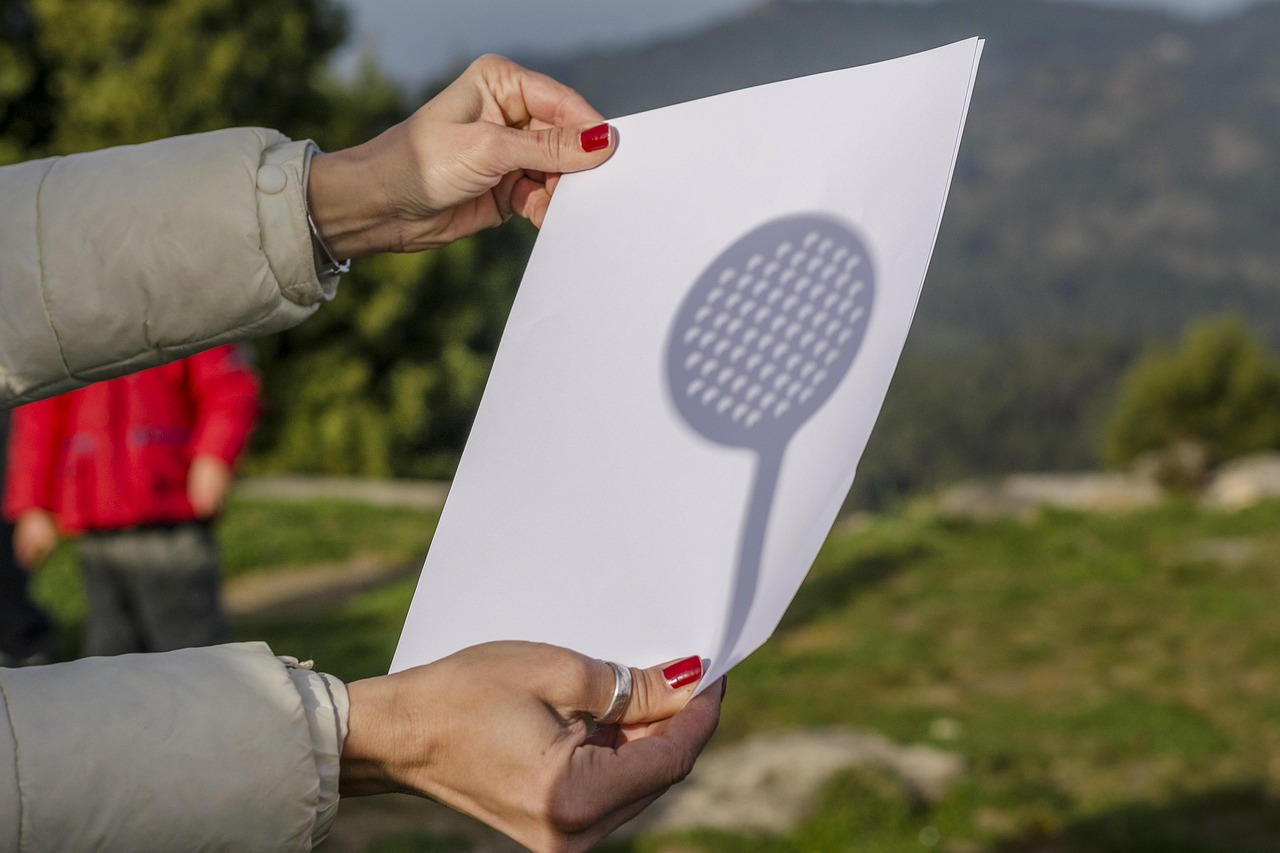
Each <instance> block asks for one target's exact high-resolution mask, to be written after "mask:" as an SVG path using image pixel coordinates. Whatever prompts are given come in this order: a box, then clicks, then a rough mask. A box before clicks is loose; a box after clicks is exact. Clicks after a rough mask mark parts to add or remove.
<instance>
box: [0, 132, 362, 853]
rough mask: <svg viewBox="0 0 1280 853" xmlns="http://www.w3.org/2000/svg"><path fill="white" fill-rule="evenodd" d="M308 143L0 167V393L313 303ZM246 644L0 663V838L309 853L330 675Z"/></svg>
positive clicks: (300, 310) (244, 327)
mask: <svg viewBox="0 0 1280 853" xmlns="http://www.w3.org/2000/svg"><path fill="white" fill-rule="evenodd" d="M309 151H310V143H307V142H290V141H289V140H287V139H286V138H284V137H283V136H281V135H280V134H278V133H276V132H274V131H270V130H260V129H240V130H228V131H220V132H217V133H210V134H201V135H198V136H189V137H181V138H177V139H170V140H163V141H160V142H153V143H149V144H146V145H137V146H130V147H127V148H115V149H109V150H106V151H99V152H95V153H92V154H81V155H75V156H71V157H63V158H53V159H49V160H41V161H36V162H31V163H24V164H21V165H17V166H9V167H5V168H0V199H2V200H3V207H2V208H0V405H14V404H16V403H20V402H24V401H27V400H32V399H36V398H39V397H46V396H51V395H53V394H57V393H60V392H63V391H67V390H70V389H71V388H74V387H77V386H79V385H83V384H86V383H88V382H92V381H95V380H98V379H103V378H107V377H110V376H116V375H119V374H121V373H127V372H130V371H135V370H141V369H143V368H146V367H150V366H152V365H155V364H159V363H161V362H163V361H168V360H172V359H175V358H180V357H182V356H185V355H187V354H189V353H192V352H195V351H197V350H200V349H204V348H208V347H211V346H214V345H215V344H219V343H223V342H226V341H232V340H240V339H244V338H248V337H252V336H255V335H262V334H267V333H269V332H274V331H278V330H280V329H284V328H286V327H288V326H291V325H293V324H295V323H297V322H299V321H300V320H302V319H304V318H305V317H307V316H308V315H309V314H311V313H312V312H313V311H314V310H315V309H316V307H317V306H318V305H319V303H321V302H322V301H324V300H326V299H328V298H331V297H332V295H333V290H334V287H335V286H336V283H337V282H336V278H335V279H330V280H325V281H320V280H319V279H318V278H317V276H316V271H315V270H316V267H315V261H314V258H313V255H312V247H311V239H310V232H309V229H308V226H307V220H306V211H305V207H304V187H305V173H306V168H307V162H308V159H309V156H310V155H309ZM295 663H296V662H293V661H292V660H291V659H279V658H277V657H275V656H274V655H273V654H272V652H271V650H270V649H269V648H267V647H266V646H265V645H263V644H261V643H248V644H240V645H228V646H219V647H216V648H212V649H188V650H183V651H178V652H169V653H166V654H159V655H130V656H124V657H119V658H95V659H89V660H84V661H76V662H74V663H66V664H58V665H55V666H48V667H33V668H29V669H14V670H6V669H0V851H10V850H22V851H77V850H104V851H116V850H118V851H131V852H132V851H151V850H154V851H179V850H181V851H189V850H190V851H194V850H201V851H203V850H226V851H256V850H262V851H278V850H309V849H311V847H312V845H313V844H315V843H317V842H318V841H319V840H320V839H322V838H323V837H324V835H325V833H326V832H327V831H328V828H329V824H330V823H331V822H332V819H333V816H334V813H335V812H336V808H337V798H338V796H337V788H338V757H339V754H340V753H341V749H342V740H343V737H344V733H345V726H346V718H347V695H346V688H345V687H344V686H343V685H342V683H341V682H339V681H338V680H336V679H334V678H331V677H328V676H323V675H321V674H319V673H313V672H310V671H309V670H308V669H306V668H303V667H298V666H296V665H295Z"/></svg>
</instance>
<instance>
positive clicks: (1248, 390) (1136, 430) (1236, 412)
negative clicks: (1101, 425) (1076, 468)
mask: <svg viewBox="0 0 1280 853" xmlns="http://www.w3.org/2000/svg"><path fill="white" fill-rule="evenodd" d="M1183 442H1189V443H1192V444H1195V445H1198V446H1199V447H1200V448H1202V449H1203V451H1204V453H1205V457H1206V460H1205V461H1206V462H1207V463H1208V464H1217V463H1219V462H1222V461H1224V460H1227V459H1231V458H1234V457H1236V456H1240V455H1241V454H1245V453H1250V452H1253V451H1257V450H1264V449H1271V448H1280V364H1277V363H1276V361H1275V360H1273V359H1272V358H1271V357H1270V355H1269V354H1268V353H1267V352H1266V351H1265V350H1264V349H1263V348H1262V347H1261V345H1260V344H1259V343H1258V342H1257V340H1256V339H1255V338H1254V336H1253V335H1252V333H1251V332H1250V331H1249V330H1248V328H1247V327H1246V326H1245V324H1244V323H1243V321H1241V320H1240V319H1239V318H1235V317H1229V318H1225V319H1215V320H1204V321H1201V322H1199V323H1196V324H1194V325H1193V326H1192V327H1191V328H1190V329H1189V330H1188V332H1187V333H1186V335H1185V337H1184V338H1183V340H1182V343H1181V346H1180V347H1178V349H1176V350H1172V351H1170V350H1161V351H1156V352H1152V353H1150V354H1148V355H1147V356H1145V357H1144V358H1143V359H1141V360H1140V361H1139V362H1138V363H1137V364H1136V365H1135V366H1134V367H1133V368H1132V370H1131V371H1130V372H1129V374H1128V375H1127V377H1126V378H1125V380H1124V383H1123V386H1122V390H1121V397H1120V403H1119V406H1118V407H1117V410H1116V412H1115V414H1114V416H1113V418H1112V420H1111V423H1110V426H1109V429H1108V430H1107V434H1106V456H1107V458H1108V460H1109V461H1110V462H1112V463H1113V464H1116V465H1124V464H1127V463H1129V462H1131V461H1132V460H1133V459H1134V458H1135V457H1137V456H1138V455H1139V454H1141V453H1144V452H1146V451H1153V450H1154V451H1159V450H1164V449H1167V448H1169V447H1172V446H1174V445H1176V444H1178V443H1183Z"/></svg>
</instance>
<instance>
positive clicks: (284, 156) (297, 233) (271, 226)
mask: <svg viewBox="0 0 1280 853" xmlns="http://www.w3.org/2000/svg"><path fill="white" fill-rule="evenodd" d="M315 151H316V145H315V143H314V142H312V141H311V140H309V139H303V140H299V141H297V142H281V143H277V144H275V145H272V146H270V147H268V148H267V149H265V150H264V151H263V153H262V161H261V165H260V166H259V167H258V179H257V180H258V219H259V221H260V222H261V223H262V244H263V245H262V248H263V251H265V252H266V255H267V263H268V264H269V265H270V266H271V271H272V272H273V273H274V274H275V277H276V280H277V281H278V282H280V292H281V293H282V294H284V297H285V298H286V299H288V300H289V301H290V302H294V303H296V304H298V305H303V306H311V305H317V304H319V303H321V302H328V301H329V300H331V299H333V297H334V294H335V293H336V292H337V289H338V275H337V274H329V275H325V276H320V275H318V274H317V272H316V260H315V251H314V248H313V246H312V240H311V226H310V225H309V224H308V219H307V177H308V175H309V172H310V169H311V157H312V155H313V154H314V153H315Z"/></svg>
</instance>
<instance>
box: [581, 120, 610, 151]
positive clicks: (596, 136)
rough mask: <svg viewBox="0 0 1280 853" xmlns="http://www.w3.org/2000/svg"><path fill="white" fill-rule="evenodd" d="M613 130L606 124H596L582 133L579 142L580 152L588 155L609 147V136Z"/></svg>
mask: <svg viewBox="0 0 1280 853" xmlns="http://www.w3.org/2000/svg"><path fill="white" fill-rule="evenodd" d="M612 132H613V128H611V127H609V125H608V124H607V123H606V124H597V125H596V126H595V127H593V128H590V129H588V130H584V131H582V136H580V137H579V141H580V142H581V143H582V150H583V151H586V152H587V153H588V154H590V153H591V152H592V151H599V150H600V149H602V148H608V147H609V136H610V135H611V134H612Z"/></svg>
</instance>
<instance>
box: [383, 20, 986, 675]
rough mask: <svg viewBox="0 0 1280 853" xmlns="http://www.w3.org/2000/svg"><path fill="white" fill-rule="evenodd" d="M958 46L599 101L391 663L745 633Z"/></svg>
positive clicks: (913, 215)
mask: <svg viewBox="0 0 1280 853" xmlns="http://www.w3.org/2000/svg"><path fill="white" fill-rule="evenodd" d="M982 46H983V42H982V40H981V39H977V38H974V39H970V40H968V41H964V42H959V43H956V44H953V45H950V46H947V47H942V48H938V49H936V50H932V51H928V52H925V53H921V54H916V55H914V56H909V57H904V58H902V59H896V60H892V61H888V62H882V63H878V64H875V65H870V66H865V67H861V68H853V69H848V70H844V71H834V72H830V73H826V74H819V75H815V76H812V77H805V78H801V79H797V80H790V81H785V82H780V83H773V84H770V85H766V86H760V87H756V88H752V89H746V90H742V91H738V92H731V93H728V94H724V95H719V96H716V97H711V98H706V99H703V100H699V101H693V102H690V103H686V104H680V105H678V106H673V107H667V108H663V109H658V110H653V111H651V112H646V113H641V114H637V115H633V116H629V117H626V118H621V119H617V120H615V121H613V122H612V123H613V124H614V126H615V127H616V128H617V130H618V134H619V145H618V150H617V153H616V154H615V156H614V157H613V158H612V159H611V160H610V161H609V162H608V163H606V164H605V165H604V166H602V167H601V168H599V169H597V170H594V171H591V172H586V173H582V174H575V175H568V176H565V177H564V178H563V180H562V181H561V183H560V185H559V187H558V188H557V191H556V197H555V201H554V203H553V205H552V208H551V210H550V212H549V214H548V216H547V219H546V222H545V224H544V226H543V229H542V233H541V234H540V236H539V238H538V242H537V245H536V246H535V248H534V251H533V255H532V257H531V259H530V262H529V265H528V268H527V270H526V272H525V276H524V280H523V283H522V284H521V286H520V291H519V295H518V297H517V298H516V301H515V305H514V307H513V309H512V312H511V316H510V319H509V321H508V323H507V327H506V331H505V333H504V335H503V339H502V343H501V346H500V348H499V350H498V354H497V358H496V360H495V363H494V367H493V371H492V374H491V375H490V378H489V384H488V386H487V387H486V389H485V393H484V398H483V401H482V403H481V405H480V409H479V412H478V414H477V417H476V421H475V425H474V427H473V429H472V433H471V436H470V439H469V441H468V443H467V447H466V451H465V452H464V454H463V457H462V460H461V464H460V465H459V468H458V472H457V476H456V477H455V479H454V482H453V486H452V489H451V491H450V494H449V499H448V502H447V504H446V506H445V508H444V512H443V515H442V517H441V519H440V525H439V528H438V530H437V531H436V535H435V539H434V541H433V543H432V545H431V550H430V553H429V555H428V556H427V559H426V563H425V565H424V566H423V571H422V576H421V578H420V580H419V582H418V588H417V591H416V593H415V595H414V598H413V603H412V605H411V607H410V609H409V614H408V617H407V619H406V621H405V627H404V632H403V634H402V636H401V638H400V643H399V646H398V648H397V650H396V654H395V658H394V660H393V663H392V671H393V672H394V671H398V670H401V669H405V668H407V667H410V666H414V665H417V664H420V663H426V662H429V661H432V660H436V659H438V658H441V657H444V656H446V655H449V654H451V653H453V652H455V651H457V650H459V649H462V648H465V647H467V646H470V645H473V644H476V643H481V642H485V641H489V640H497V639H521V640H538V641H543V642H549V643H554V644H557V645H562V646H567V647H569V648H573V649H576V650H578V651H581V652H584V653H586V654H589V655H592V656H596V657H600V658H605V659H610V660H616V661H620V662H625V663H628V664H631V665H634V666H648V665H652V664H655V663H660V662H663V661H667V660H672V659H676V658H682V657H686V656H688V655H694V654H698V655H701V656H702V657H703V658H704V659H705V661H706V663H707V667H708V668H707V673H706V676H705V678H704V681H703V684H704V685H707V684H710V683H711V682H712V681H714V680H715V679H716V678H718V677H719V676H720V675H722V674H723V673H725V672H727V671H728V670H729V669H730V668H731V667H732V666H734V665H735V664H737V663H738V662H739V661H741V660H742V659H743V658H745V657H746V656H747V655H748V654H750V653H751V652H752V651H754V650H755V649H756V648H758V647H759V646H760V645H761V644H762V643H763V642H764V641H765V640H766V639H767V638H768V637H769V635H770V634H771V633H772V632H773V630H774V629H775V628H776V627H777V624H778V621H779V620H780V619H781V618H782V615H783V613H784V611H785V610H786V608H787V605H788V604H789V603H790V602H791V599H792V597H793V596H794V595H795V593H796V591H797V589H798V588H799V586H800V583H801V581H803V579H804V577H805V575H806V574H807V572H808V570H809V567H810V565H811V564H812V562H813V559H814V557H815V556H816V555H817V553H818V550H819V548H820V547H821V545H822V542H823V540H824V539H825V537H826V535H827V533H828V532H829V530H830V527H831V524H832V523H833V522H834V520H835V518H836V515H837V513H838V511H839V508H840V506H841V504H842V502H843V500H844V498H845V495H846V494H847V493H848V490H849V487H850V485H851V484H852V482H853V477H854V473H855V471H856V468H857V464H858V460H859V458H860V457H861V455H862V451H863V449H864V448H865V446H866V442H867V438H868V437H869V435H870V433H871V428H872V426H873V424H874V423H875V419H876V416H877V414H878V413H879V410H880V406H881V404H882V402H883V400H884V395H885V392H886V391H887V389H888V387H889V381H890V379H891V377H892V375H893V371H894V368H895V366H896V364H897V360H898V356H899V354H900V353H901V351H902V347H903V344H904V343H905V341H906V336H907V332H908V329H909V328H910V325H911V319H912V316H913V314H914V313H915V306H916V302H917V300H918V298H919V294H920V288H921V285H922V284H923V282H924V277H925V271H926V269H927V267H928V263H929V258H930V255H931V254H932V251H933V245H934V240H935V237H936V235H937V231H938V226H939V224H940V222H941V219H942V211H943V207H944V205H945V202H946V198H947V191H948V188H949V186H950V183H951V174H952V170H953V169H954V166H955V159H956V153H957V149H958V147H959V144H960V138H961V134H962V131H963V128H964V122H965V116H966V114H967V112H968V106H969V98H970V95H971V93H972V90H973V81H974V75H975V74H976V72H977V67H978V61H979V58H980V56H981V53H982ZM797 228H798V229H799V231H797V230H796V229H797ZM762 229H763V230H762ZM771 229H772V230H771ZM792 232H795V233H794V239H792V237H790V236H788V235H790V234H792ZM851 259H853V260H851ZM771 264H773V265H772V266H771ZM788 269H791V270H792V272H791V273H790V274H788V273H787V270H788ZM725 270H728V272H725ZM846 272H847V273H849V274H848V275H844V276H843V278H842V274H843V273H846ZM797 273H798V275H797ZM806 274H809V275H810V277H811V278H812V281H810V282H807V283H805V284H798V283H797V282H799V280H800V278H803V277H804V276H805V275H806ZM818 284H822V288H821V292H820V293H819V290H818V287H817V286H818ZM796 288H799V290H797V289H796ZM806 288H808V289H806ZM735 293H737V294H738V295H737V296H736V297H734V294H735ZM815 293H819V295H818V296H817V297H816V298H815V297H814V294H815ZM832 294H836V295H837V296H838V298H835V299H833V298H832ZM788 297H795V298H791V299H790V300H789V299H788ZM731 298H733V302H732V304H731V305H730V300H731ZM748 302H750V303H751V304H750V305H748V304H747V303H748ZM806 305H808V307H807V308H806V307H805V306H806ZM726 306H729V307H726ZM703 309H708V310H703ZM765 309H768V310H765ZM721 315H723V316H721ZM819 315H821V316H819ZM779 317H782V318H783V319H782V320H779V319H778V318H779ZM734 320H737V321H738V322H736V323H734V322H733V321H734ZM717 322H718V323H719V324H720V325H716V324H717ZM691 324H692V326H691ZM757 326H758V328H757ZM775 326H776V328H775ZM793 327H794V328H793ZM753 330H754V331H753ZM805 332H813V333H814V334H810V335H808V336H806V335H805ZM770 334H772V335H773V337H772V338H770V339H768V340H764V338H765V336H766V335H770ZM723 341H727V343H722V342H723ZM820 341H825V343H820ZM762 344H763V345H762ZM780 344H786V345H787V346H785V347H782V348H781V349H780V348H779V345H780ZM695 350H696V351H697V354H696V355H695V354H694V352H695ZM836 351H839V354H838V356H833V355H832V353H833V352H836ZM753 355H756V356H758V357H757V358H755V359H754V361H753V360H752V356H753ZM708 361H714V362H715V364H714V366H713V368H712V369H711V370H710V371H709V373H708V375H707V377H706V379H705V381H703V382H702V384H697V383H698V382H699V380H700V379H702V373H701V371H702V370H704V369H705V368H706V363H707V362H708ZM850 361H851V363H850ZM689 362H693V364H692V366H688V363H689ZM748 365H750V366H748ZM769 365H772V367H770V366H769ZM726 368H731V369H728V370H726ZM824 368H829V369H825V370H824ZM784 373H786V374H788V376H787V379H786V380H784V381H782V384H781V387H775V385H776V384H777V383H778V382H779V380H778V376H780V375H782V374H784ZM802 374H803V375H802ZM716 383H720V384H719V385H717V389H718V390H717V391H716V392H715V393H712V392H711V391H710V388H711V386H712V385H716ZM770 392H774V395H775V396H774V397H773V398H770V399H766V397H767V395H768V394H769V393H770ZM806 392H807V393H806ZM708 395H710V398H711V399H710V400H709V401H708V402H704V397H706V396H708ZM749 396H750V399H748V397H749ZM726 400H727V401H728V402H727V403H726V402H725V401H726ZM784 402H785V403H788V404H789V409H788V411H787V412H786V413H785V415H779V414H776V413H777V412H778V411H779V405H780V404H781V403H784ZM765 403H767V405H765ZM783 408H788V407H787V406H784V407H783ZM748 421H754V423H752V424H750V425H749V426H748Z"/></svg>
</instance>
